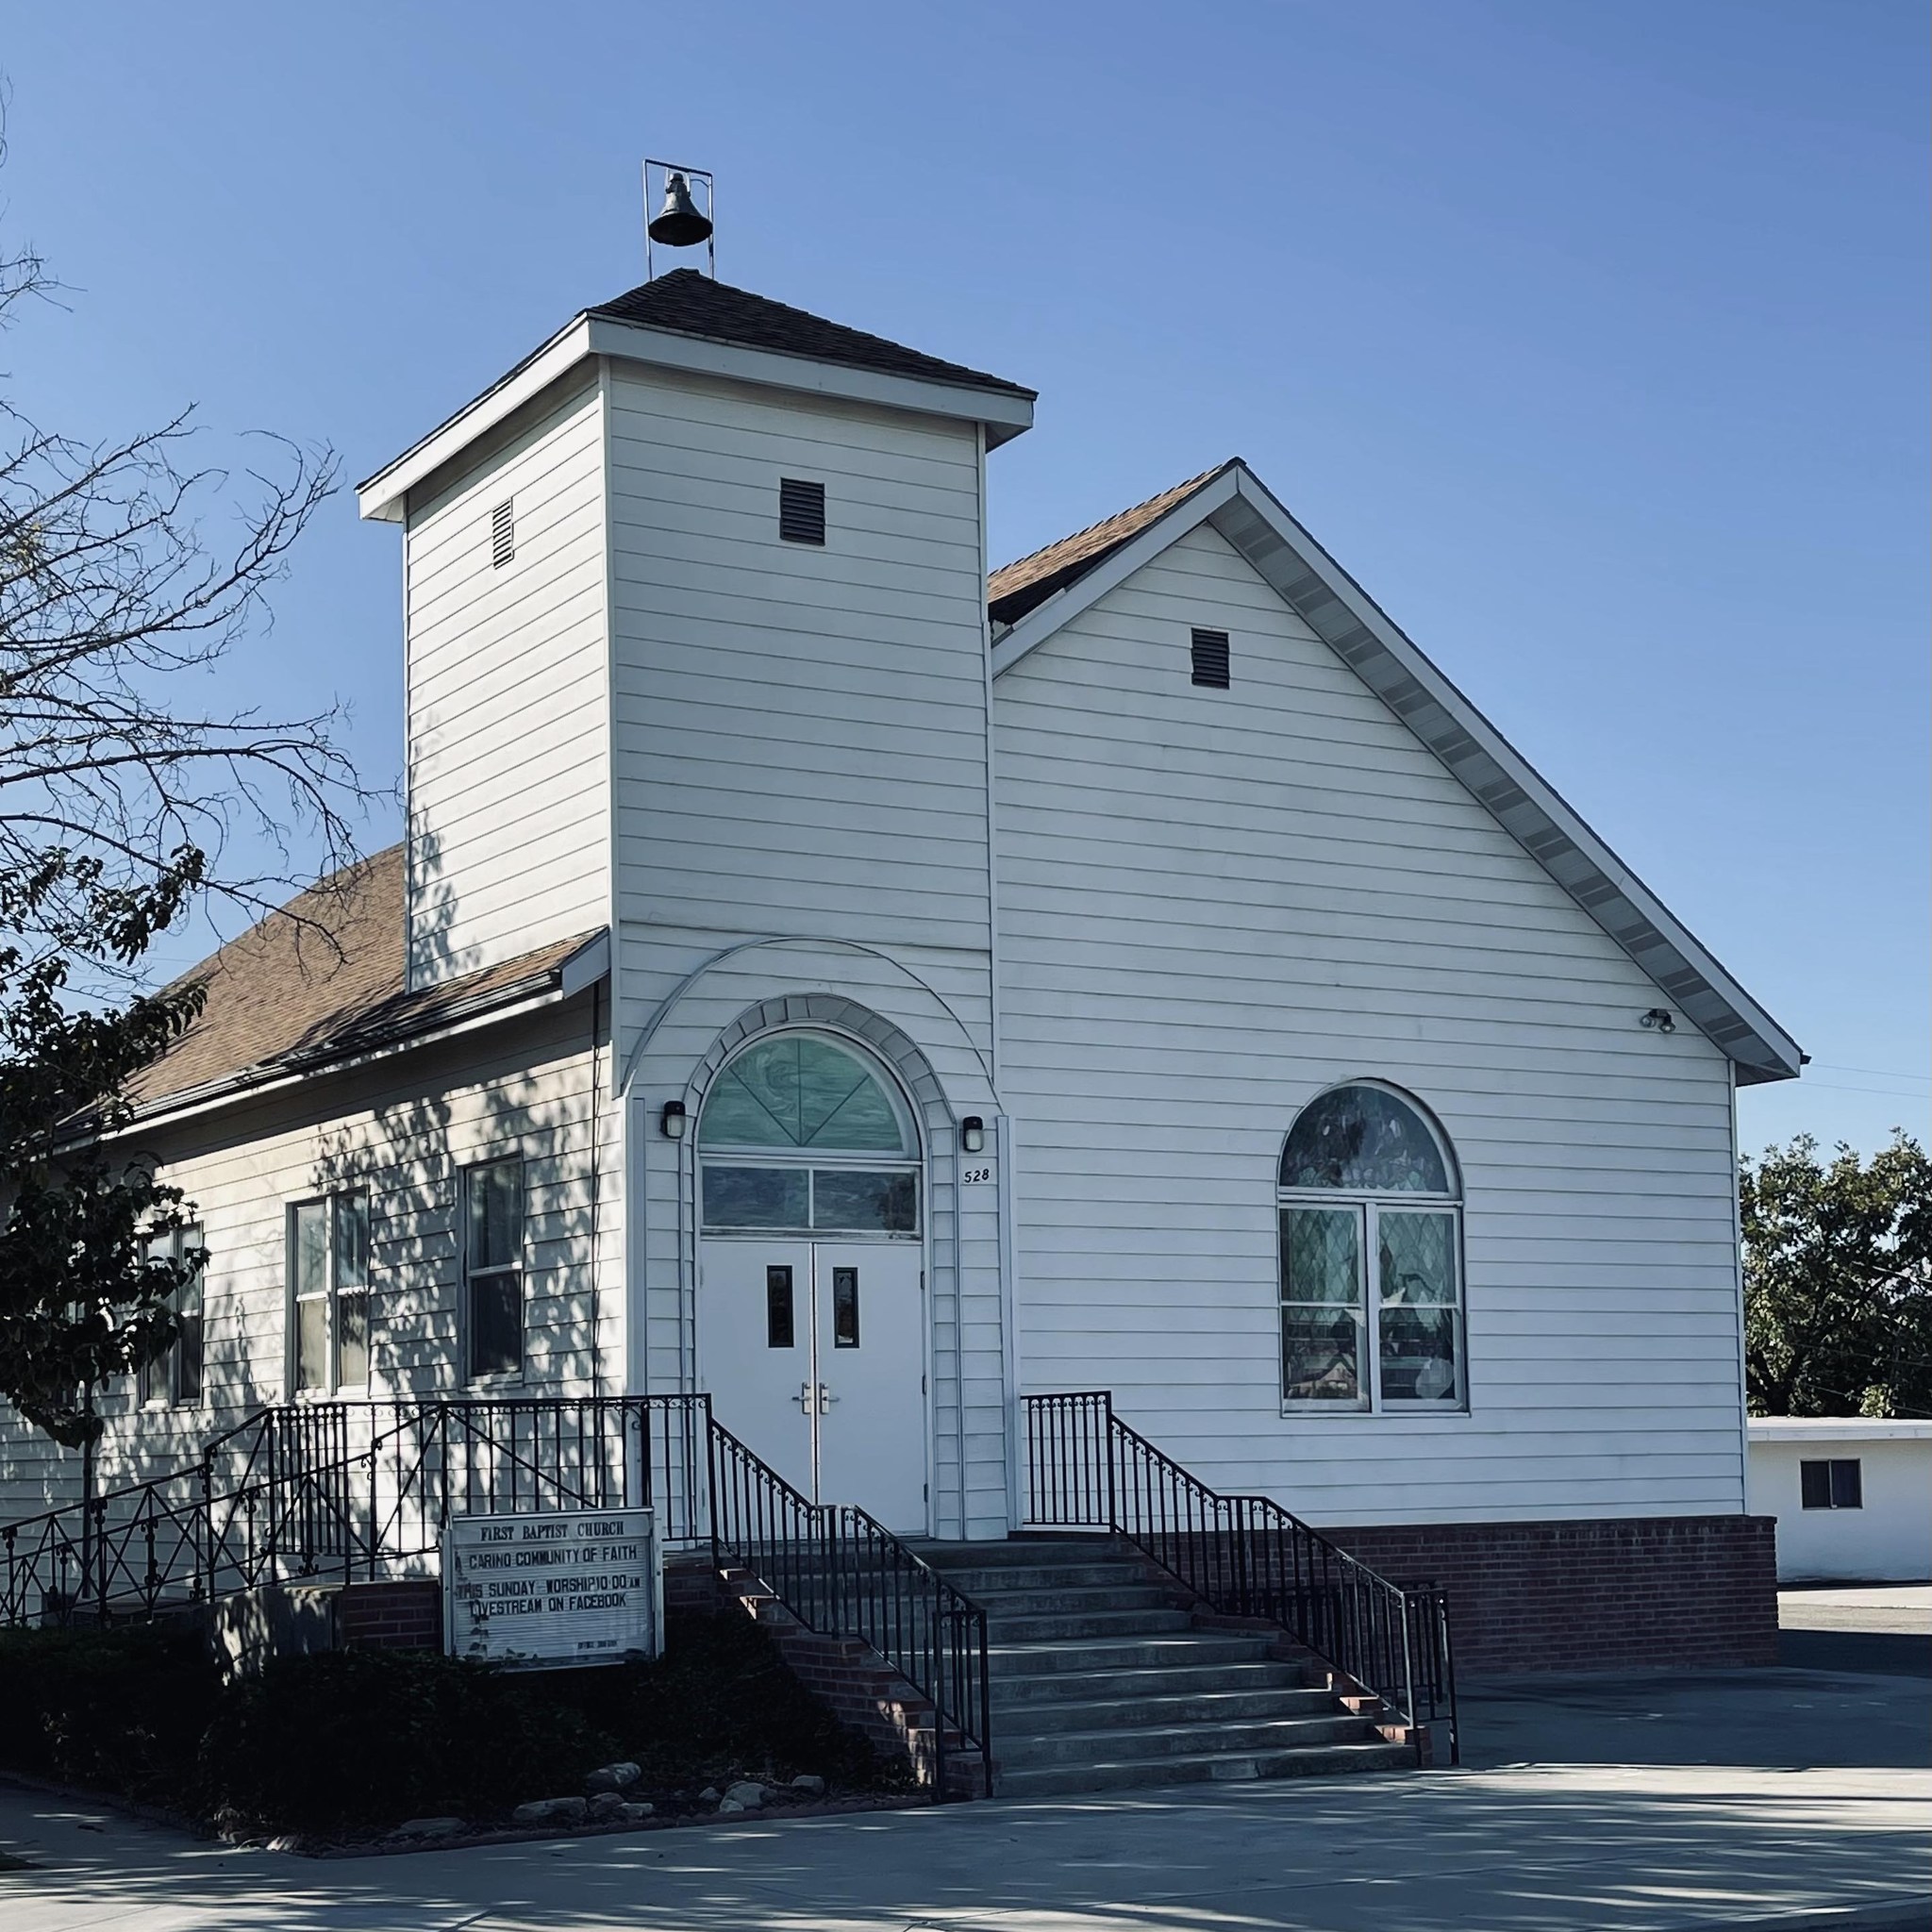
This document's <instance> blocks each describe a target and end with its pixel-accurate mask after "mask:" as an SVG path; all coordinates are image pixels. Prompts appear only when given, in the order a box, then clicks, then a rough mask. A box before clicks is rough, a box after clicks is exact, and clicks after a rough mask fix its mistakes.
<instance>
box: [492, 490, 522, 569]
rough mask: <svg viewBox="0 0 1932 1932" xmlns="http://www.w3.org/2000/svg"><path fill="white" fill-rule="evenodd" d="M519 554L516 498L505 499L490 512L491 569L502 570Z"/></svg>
mask: <svg viewBox="0 0 1932 1932" xmlns="http://www.w3.org/2000/svg"><path fill="white" fill-rule="evenodd" d="M516 554H517V509H516V499H515V498H514V497H508V496H507V497H505V498H504V500H503V501H502V502H501V503H499V504H498V505H497V506H496V508H494V509H493V510H491V512H490V567H491V570H501V569H502V568H503V567H504V565H505V564H507V563H508V562H509V561H510V560H511V559H512V558H514V557H515V556H516Z"/></svg>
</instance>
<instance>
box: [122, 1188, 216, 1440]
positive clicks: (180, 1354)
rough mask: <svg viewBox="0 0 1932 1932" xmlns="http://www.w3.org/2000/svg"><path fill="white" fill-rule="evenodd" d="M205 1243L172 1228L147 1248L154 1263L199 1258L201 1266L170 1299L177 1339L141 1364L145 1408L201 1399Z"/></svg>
mask: <svg viewBox="0 0 1932 1932" xmlns="http://www.w3.org/2000/svg"><path fill="white" fill-rule="evenodd" d="M207 1248H208V1241H207V1239H206V1237H205V1236H204V1235H203V1233H202V1230H201V1229H200V1228H199V1227H193V1226H190V1227H176V1228H172V1229H170V1230H169V1232H168V1233H166V1234H164V1235H158V1236H157V1237H156V1238H155V1239H154V1240H153V1241H149V1242H148V1244H147V1250H146V1252H147V1255H148V1257H149V1258H150V1259H152V1260H157V1261H180V1260H182V1259H183V1258H184V1257H188V1256H191V1255H196V1254H199V1255H200V1256H201V1257H202V1260H201V1262H200V1264H199V1265H198V1266H197V1267H196V1268H195V1269H194V1270H193V1272H192V1274H189V1275H188V1276H187V1277H186V1278H185V1279H184V1280H183V1281H182V1282H181V1283H180V1285H179V1286H178V1287H177V1288H176V1289H175V1292H174V1293H173V1294H172V1295H171V1296H170V1297H169V1301H170V1303H171V1304H172V1306H173V1307H174V1310H175V1339H174V1341H171V1342H170V1343H169V1344H168V1346H167V1349H166V1351H165V1352H164V1353H162V1354H160V1355H158V1356H157V1357H155V1358H154V1360H153V1361H151V1362H144V1363H142V1366H141V1368H140V1369H139V1370H138V1371H137V1373H136V1375H135V1391H136V1396H137V1399H138V1400H139V1401H140V1402H141V1404H142V1407H148V1406H149V1405H150V1404H152V1405H154V1406H155V1407H162V1406H166V1407H170V1408H192V1407H194V1406H195V1405H196V1404H198V1403H199V1402H200V1400H201V1368H202V1357H201V1335H202V1326H201V1308H202V1275H203V1274H204V1273H205V1271H206V1269H207V1265H208V1261H207Z"/></svg>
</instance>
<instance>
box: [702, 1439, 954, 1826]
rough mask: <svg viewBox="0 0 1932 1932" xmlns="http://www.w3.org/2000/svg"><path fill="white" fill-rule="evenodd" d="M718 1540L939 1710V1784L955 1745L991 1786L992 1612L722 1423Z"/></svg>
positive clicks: (714, 1508) (802, 1616) (717, 1450)
mask: <svg viewBox="0 0 1932 1932" xmlns="http://www.w3.org/2000/svg"><path fill="white" fill-rule="evenodd" d="M710 1441H711V1534H712V1541H713V1542H714V1544H715V1546H716V1548H717V1550H718V1553H719V1560H720V1562H721V1563H723V1562H724V1560H725V1559H726V1558H729V1559H730V1560H731V1561H732V1562H734V1563H736V1564H738V1565H741V1567H742V1568H744V1569H746V1570H748V1571H750V1572H751V1574H753V1575H755V1576H756V1577H757V1578H758V1581H759V1582H760V1583H761V1584H762V1585H763V1586H764V1587H765V1589H767V1590H769V1591H771V1592H772V1594H773V1595H774V1597H776V1598H777V1600H778V1601H779V1602H780V1603H781V1604H783V1605H784V1606H785V1607H786V1608H787V1609H789V1610H790V1611H791V1613H792V1615H793V1616H795V1617H796V1618H797V1619H798V1621H799V1622H800V1623H801V1624H805V1625H806V1627H807V1628H808V1629H811V1630H819V1631H824V1632H831V1633H837V1634H838V1635H841V1636H849V1637H857V1638H859V1639H861V1640H862V1641H864V1642H866V1643H868V1644H870V1645H871V1646H872V1648H873V1649H874V1650H875V1651H876V1652H878V1654H879V1655H880V1656H881V1657H884V1658H885V1659H886V1661H887V1662H888V1663H890V1664H891V1666H892V1668H893V1669H894V1670H895V1671H897V1672H898V1673H899V1674H900V1675H901V1676H902V1677H904V1678H906V1680H907V1681H908V1683H910V1684H911V1685H912V1686H913V1687H914V1688H915V1689H916V1690H917V1691H919V1692H920V1694H921V1695H922V1696H923V1697H924V1699H925V1701H926V1702H927V1703H929V1704H930V1705H931V1706H932V1710H933V1786H934V1793H935V1796H936V1797H937V1798H938V1799H940V1800H941V1802H943V1801H944V1799H945V1798H946V1797H947V1796H948V1795H949V1793H950V1789H951V1780H950V1778H949V1775H948V1769H947V1767H948V1760H949V1757H950V1755H951V1753H952V1751H953V1750H954V1748H955V1746H956V1740H957V1744H958V1746H960V1747H963V1748H965V1749H968V1750H970V1751H972V1752H974V1754H976V1756H977V1757H978V1758H979V1762H980V1771H981V1777H982V1783H981V1786H980V1789H981V1790H984V1791H988V1792H990V1791H991V1790H992V1718H991V1691H990V1689H989V1686H988V1681H987V1651H986V1612H985V1611H984V1610H983V1609H982V1608H980V1607H979V1606H978V1605H977V1604H975V1603H974V1602H973V1601H972V1600H971V1599H970V1598H969V1597H967V1596H966V1595H964V1594H963V1593H962V1592H961V1591H958V1590H957V1589H956V1588H955V1587H954V1586H953V1585H952V1584H951V1583H949V1582H947V1580H946V1579H945V1578H944V1577H943V1576H941V1574H940V1573H939V1572H938V1571H937V1570H935V1569H933V1568H932V1566H931V1565H930V1564H928V1563H927V1562H925V1561H924V1558H923V1557H919V1556H918V1555H917V1554H915V1553H914V1552H913V1551H912V1550H911V1549H910V1548H908V1545H907V1544H906V1543H905V1542H904V1541H902V1540H901V1539H900V1538H898V1537H896V1536H894V1535H893V1534H892V1532H891V1530H889V1529H887V1528H885V1527H884V1526H883V1525H882V1524H878V1523H876V1522H874V1519H873V1518H872V1517H870V1516H868V1515H867V1514H866V1513H865V1511H864V1510H863V1509H856V1508H853V1507H850V1506H849V1505H844V1504H833V1503H812V1502H809V1501H808V1500H807V1498H806V1497H805V1496H803V1495H801V1494H800V1493H799V1491H796V1490H794V1489H793V1488H792V1487H791V1484H790V1483H788V1482H786V1480H785V1479H784V1477H782V1476H781V1475H779V1474H777V1473H776V1472H775V1471H774V1470H773V1469H771V1468H770V1467H768V1466H767V1465H766V1464H765V1463H763V1462H761V1461H759V1459H758V1457H756V1456H755V1455H753V1453H752V1452H751V1451H750V1450H749V1449H747V1448H746V1447H745V1446H744V1444H743V1443H742V1442H741V1441H739V1440H738V1438H737V1437H736V1436H734V1435H733V1434H732V1433H731V1432H730V1430H728V1429H726V1428H724V1427H723V1426H722V1425H721V1424H718V1423H716V1422H713V1423H712V1424H711V1429H710Z"/></svg>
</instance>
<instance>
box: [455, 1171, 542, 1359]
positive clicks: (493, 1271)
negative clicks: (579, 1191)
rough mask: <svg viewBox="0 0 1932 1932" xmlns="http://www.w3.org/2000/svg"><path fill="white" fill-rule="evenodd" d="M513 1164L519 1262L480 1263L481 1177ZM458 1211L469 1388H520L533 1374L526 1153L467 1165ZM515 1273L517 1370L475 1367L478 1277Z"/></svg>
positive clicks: (462, 1338)
mask: <svg viewBox="0 0 1932 1932" xmlns="http://www.w3.org/2000/svg"><path fill="white" fill-rule="evenodd" d="M499 1167H513V1168H514V1169H515V1170H516V1176H517V1239H516V1256H515V1258H514V1259H513V1260H510V1261H505V1262H496V1263H492V1264H491V1265H490V1266H488V1267H479V1266H478V1265H477V1263H476V1259H475V1254H474V1253H473V1242H472V1238H471V1229H472V1227H473V1226H474V1224H475V1216H474V1213H473V1211H472V1206H471V1204H472V1200H473V1191H474V1189H475V1184H476V1176H477V1175H478V1174H484V1173H487V1172H489V1171H490V1170H491V1169H493V1168H499ZM457 1212H458V1217H459V1221H458V1246H459V1251H460V1254H461V1258H462V1296H461V1308H460V1312H459V1314H458V1322H457V1345H458V1348H459V1349H460V1350H461V1364H462V1376H463V1383H464V1386H465V1387H467V1388H472V1389H510V1388H519V1387H521V1386H522V1384H523V1383H524V1381H525V1377H526V1376H527V1374H528V1373H529V1362H530V1271H529V1265H528V1249H529V1238H530V1176H529V1164H528V1162H527V1161H526V1160H525V1158H524V1156H523V1154H522V1153H521V1152H517V1153H511V1154H492V1155H490V1156H487V1157H486V1158H483V1159H481V1160H472V1161H467V1162H465V1163H464V1165H463V1167H462V1168H461V1169H460V1171H459V1173H458V1186H457ZM504 1274H511V1275H514V1276H515V1277H516V1284H517V1365H516V1367H515V1368H513V1369H485V1370H481V1371H479V1370H478V1369H477V1368H476V1367H475V1359H474V1349H475V1340H476V1320H475V1283H476V1281H477V1280H478V1278H479V1277H480V1278H482V1279H484V1280H490V1279H491V1278H493V1277H496V1276H499V1275H504Z"/></svg>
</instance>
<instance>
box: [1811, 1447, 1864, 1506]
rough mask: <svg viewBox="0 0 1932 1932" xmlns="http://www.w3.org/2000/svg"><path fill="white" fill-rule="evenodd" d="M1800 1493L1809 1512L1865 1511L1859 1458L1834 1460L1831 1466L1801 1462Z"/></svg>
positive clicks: (1830, 1462)
mask: <svg viewBox="0 0 1932 1932" xmlns="http://www.w3.org/2000/svg"><path fill="white" fill-rule="evenodd" d="M1798 1491H1799V1494H1800V1495H1801V1497H1802V1498H1803V1500H1804V1504H1805V1507H1806V1508H1807V1509H1862V1508H1863V1507H1865V1484H1864V1477H1863V1474H1862V1472H1861V1471H1860V1470H1859V1467H1858V1458H1857V1457H1856V1456H1844V1457H1832V1459H1831V1460H1830V1461H1829V1462H1824V1461H1819V1462H1801V1463H1799V1465H1798Z"/></svg>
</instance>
